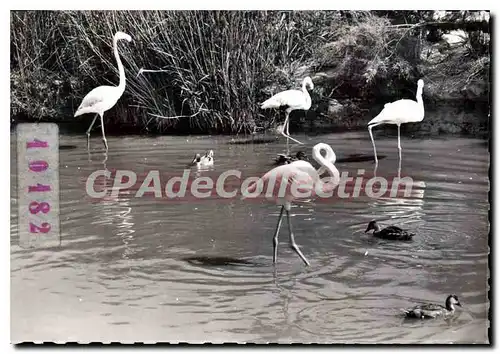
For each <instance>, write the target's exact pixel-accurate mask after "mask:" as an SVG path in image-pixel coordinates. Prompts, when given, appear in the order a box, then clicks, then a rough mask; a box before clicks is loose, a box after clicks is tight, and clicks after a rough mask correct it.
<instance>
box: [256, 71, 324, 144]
mask: <svg viewBox="0 0 500 354" xmlns="http://www.w3.org/2000/svg"><path fill="white" fill-rule="evenodd" d="M308 87H309V89H310V90H312V89H314V84H313V82H312V80H311V78H310V77H309V76H308V77H306V78H304V80H303V81H302V90H287V91H282V92H280V93H277V94H276V95H274V96H272V97H271V98H269V99H268V100H266V101H264V102H263V103H262V104H261V106H260V108H261V109H268V108H279V107H287V109H286V118H285V123H284V124H283V128H282V129H280V130H279V132H280V133H281V134H282V135H283V136H285V137H286V138H287V139H291V140H293V141H295V142H296V143H298V144H302V143H301V142H300V141H298V140H296V139H294V138H292V137H291V136H290V131H289V130H288V117H289V115H290V113H291V112H292V111H294V110H304V111H307V110H309V108H311V96H309V92H308V91H307V88H308Z"/></svg>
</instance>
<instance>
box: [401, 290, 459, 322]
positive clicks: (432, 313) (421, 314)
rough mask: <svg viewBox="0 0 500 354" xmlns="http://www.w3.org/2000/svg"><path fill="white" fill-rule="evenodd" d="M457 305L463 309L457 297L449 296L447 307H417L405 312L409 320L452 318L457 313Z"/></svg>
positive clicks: (436, 305) (432, 305)
mask: <svg viewBox="0 0 500 354" xmlns="http://www.w3.org/2000/svg"><path fill="white" fill-rule="evenodd" d="M455 305H457V306H460V307H462V304H460V301H458V297H457V296H456V295H449V296H448V297H447V298H446V301H445V306H442V305H438V304H425V305H417V306H415V307H413V308H411V309H407V310H404V311H405V312H404V313H405V316H406V317H408V318H420V319H427V318H436V317H439V316H450V315H453V314H454V313H455Z"/></svg>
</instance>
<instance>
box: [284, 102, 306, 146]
mask: <svg viewBox="0 0 500 354" xmlns="http://www.w3.org/2000/svg"><path fill="white" fill-rule="evenodd" d="M289 118H290V111H288V110H287V111H286V118H285V123H284V124H283V129H282V131H281V134H282V135H283V136H284V137H285V138H287V139H290V140H293V141H295V142H296V143H297V144H301V145H304V143H301V142H300V141H298V140H296V139H294V138H292V137H291V136H290V134H289V133H288V123H289Z"/></svg>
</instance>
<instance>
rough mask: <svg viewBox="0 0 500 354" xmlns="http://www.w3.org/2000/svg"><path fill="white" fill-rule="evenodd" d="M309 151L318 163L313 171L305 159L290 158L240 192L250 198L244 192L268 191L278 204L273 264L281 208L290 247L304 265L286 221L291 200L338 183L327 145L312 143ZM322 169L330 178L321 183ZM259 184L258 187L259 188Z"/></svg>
mask: <svg viewBox="0 0 500 354" xmlns="http://www.w3.org/2000/svg"><path fill="white" fill-rule="evenodd" d="M312 150H313V151H312V156H313V158H314V159H315V160H316V161H317V162H318V163H319V164H320V165H321V167H320V168H319V169H318V170H317V171H316V169H315V168H314V167H313V166H312V165H311V164H310V163H309V162H307V161H304V160H298V161H294V162H292V163H290V164H287V165H282V166H278V167H275V168H273V169H272V170H271V171H269V172H267V173H266V174H265V175H264V176H262V177H261V179H260V180H259V181H256V182H254V183H252V184H250V186H249V187H248V188H247V189H246V191H243V194H244V197H243V199H247V198H250V195H249V194H248V193H256V192H259V191H264V192H265V194H266V197H267V194H268V191H269V190H271V191H272V199H274V200H275V201H276V202H277V204H278V205H281V211H280V215H279V217H278V225H277V226H276V231H275V233H274V238H273V251H274V252H273V264H276V260H277V258H278V233H279V231H280V227H281V220H282V218H283V211H286V216H287V220H288V233H289V236H290V247H291V248H292V249H293V250H294V251H295V252H296V253H297V254H298V255H299V257H300V258H301V259H302V260H303V261H304V263H305V264H306V265H309V262H308V261H307V259H306V257H304V255H303V254H302V252H301V251H300V249H299V246H297V244H296V243H295V238H294V235H293V231H292V223H291V220H290V209H291V207H292V202H293V201H295V200H298V199H304V198H307V199H310V198H311V197H313V196H321V194H320V193H323V195H325V194H327V193H331V192H332V191H333V189H334V188H335V187H336V186H337V185H338V184H339V182H340V174H339V171H338V170H337V168H336V167H335V165H334V163H335V160H336V156H335V153H334V152H333V149H332V148H331V147H330V146H329V145H327V144H324V143H319V144H316V145H315V146H314V147H313V149H312ZM321 151H325V152H326V156H323V155H322V154H321ZM325 171H328V172H329V174H330V178H328V180H327V181H326V182H323V181H322V180H321V179H320V177H321V175H322V174H323V173H324V172H325ZM282 185H284V186H286V188H282ZM269 186H271V187H269ZM261 187H262V189H260V188H261ZM257 188H259V190H257ZM282 189H283V190H282ZM327 195H328V194H327Z"/></svg>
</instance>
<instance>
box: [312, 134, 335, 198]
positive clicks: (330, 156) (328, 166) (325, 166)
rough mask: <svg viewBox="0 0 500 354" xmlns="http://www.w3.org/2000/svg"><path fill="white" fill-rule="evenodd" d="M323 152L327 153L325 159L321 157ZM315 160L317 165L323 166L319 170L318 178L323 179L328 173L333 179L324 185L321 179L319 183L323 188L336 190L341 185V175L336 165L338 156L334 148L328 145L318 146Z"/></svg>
mask: <svg viewBox="0 0 500 354" xmlns="http://www.w3.org/2000/svg"><path fill="white" fill-rule="evenodd" d="M321 150H325V151H326V157H323V155H321ZM313 158H314V159H315V160H316V162H317V163H319V164H320V165H321V167H320V169H319V170H318V178H321V175H322V174H323V172H325V171H328V173H329V174H330V177H331V178H330V179H329V180H328V182H326V183H323V182H322V181H321V179H320V180H319V181H318V183H321V184H322V187H323V188H324V187H328V188H332V189H333V188H335V187H336V186H337V185H338V184H339V183H340V173H339V170H337V168H336V167H335V165H334V163H335V160H336V156H335V153H334V152H333V150H332V148H331V147H330V146H329V145H327V144H323V143H319V144H316V145H315V146H314V148H313Z"/></svg>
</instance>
